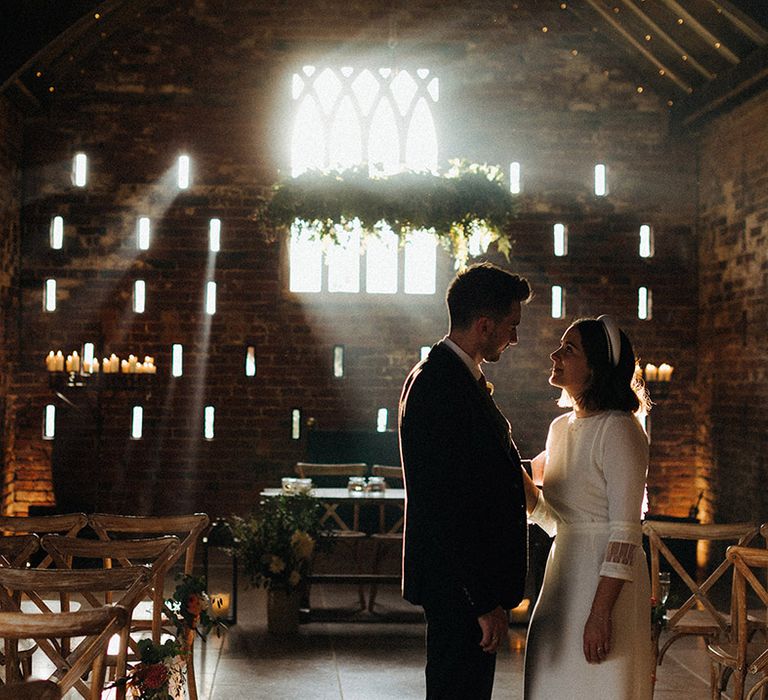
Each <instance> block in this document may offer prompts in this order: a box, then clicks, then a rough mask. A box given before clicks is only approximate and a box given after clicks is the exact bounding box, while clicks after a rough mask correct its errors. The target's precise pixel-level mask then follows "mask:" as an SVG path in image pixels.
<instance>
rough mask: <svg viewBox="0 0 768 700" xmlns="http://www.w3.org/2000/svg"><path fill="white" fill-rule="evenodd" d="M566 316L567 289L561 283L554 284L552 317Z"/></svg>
mask: <svg viewBox="0 0 768 700" xmlns="http://www.w3.org/2000/svg"><path fill="white" fill-rule="evenodd" d="M564 316H565V290H564V289H563V288H562V287H561V286H560V285H557V284H555V285H553V286H552V318H563V317H564Z"/></svg>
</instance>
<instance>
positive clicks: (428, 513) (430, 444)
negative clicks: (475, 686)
mask: <svg viewBox="0 0 768 700" xmlns="http://www.w3.org/2000/svg"><path fill="white" fill-rule="evenodd" d="M399 422H400V450H401V457H402V461H403V470H404V473H405V487H406V498H407V500H406V525H405V542H404V553H403V596H404V597H405V599H406V600H408V601H410V602H412V603H415V604H417V605H425V602H426V604H428V603H429V602H430V595H431V594H432V593H434V592H435V591H438V590H443V591H444V590H446V589H449V590H453V591H458V592H459V593H460V594H461V595H463V596H465V597H466V600H467V602H468V603H469V605H470V607H471V609H472V611H473V612H475V613H476V614H477V615H482V614H484V613H486V612H489V611H491V610H493V609H494V608H495V607H496V606H497V605H500V606H501V607H502V608H504V609H509V608H513V607H515V606H516V605H517V604H518V603H519V602H520V600H521V598H522V594H523V585H524V582H525V575H526V568H527V529H526V514H525V499H524V494H523V484H522V476H521V472H520V456H519V454H518V452H517V448H516V447H515V445H514V443H513V442H512V439H511V436H510V431H509V424H508V423H507V421H506V419H505V418H504V417H503V415H502V414H501V413H500V412H499V410H498V408H496V405H495V403H494V402H493V399H492V398H491V397H490V395H489V394H488V391H487V390H486V389H485V388H484V387H482V386H481V385H480V384H478V382H477V381H476V380H475V378H474V377H473V376H472V373H471V372H470V371H469V369H468V368H467V366H466V365H465V364H464V363H463V362H462V360H461V359H460V358H459V357H458V355H456V353H455V352H453V351H452V350H451V349H450V348H449V347H447V346H446V345H445V344H443V343H438V344H437V345H435V346H434V347H433V348H432V350H431V351H430V353H429V356H428V357H427V358H426V359H425V360H423V361H422V362H420V363H419V364H418V365H416V367H414V368H413V370H412V371H411V373H410V374H409V375H408V378H407V379H406V381H405V384H404V386H403V393H402V396H401V398H400V421H399Z"/></svg>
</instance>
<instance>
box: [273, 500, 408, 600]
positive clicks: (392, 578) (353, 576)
mask: <svg viewBox="0 0 768 700" xmlns="http://www.w3.org/2000/svg"><path fill="white" fill-rule="evenodd" d="M282 494H283V490H282V489H281V488H267V489H264V490H263V491H262V492H261V494H260V495H261V496H262V497H263V498H274V497H275V496H280V495H282ZM310 495H311V496H314V497H315V498H317V499H318V500H319V501H320V502H321V503H322V504H323V506H324V507H325V509H326V514H327V517H328V518H330V519H332V520H333V521H334V522H335V523H336V524H337V525H338V526H339V527H340V528H341V529H342V530H347V531H351V528H350V527H349V525H348V524H347V523H345V522H344V520H343V519H342V518H341V517H339V515H338V513H337V512H336V509H337V508H338V506H339V505H341V504H348V505H356V506H360V507H370V506H376V507H379V508H380V507H382V506H387V505H389V506H398V505H399V506H401V507H403V506H404V505H405V489H397V488H387V489H385V490H384V491H374V492H365V491H363V492H359V491H357V492H355V491H353V492H350V491H348V490H347V489H346V488H323V487H316V488H313V489H312V490H311V491H310ZM379 523H380V526H379V532H376V533H372V534H370V535H367V537H365V538H364V539H366V540H372V539H373V537H372V535H375V534H384V533H387V534H394V533H397V532H402V523H403V518H402V517H400V519H399V520H398V521H397V522H396V523H395V524H394V525H391V526H390V527H388V528H386V529H385V530H384V531H383V532H382V527H381V523H383V519H380V521H379ZM399 581H400V575H399V574H398V575H392V574H379V573H368V574H363V573H359V572H358V573H340V574H312V575H310V576H309V582H310V583H347V584H349V583H352V584H359V585H363V584H379V583H399Z"/></svg>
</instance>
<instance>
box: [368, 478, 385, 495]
mask: <svg viewBox="0 0 768 700" xmlns="http://www.w3.org/2000/svg"><path fill="white" fill-rule="evenodd" d="M386 488H387V482H386V481H384V477H383V476H369V477H368V483H367V484H366V487H365V490H366V491H368V493H371V494H377V493H384V491H385V490H386Z"/></svg>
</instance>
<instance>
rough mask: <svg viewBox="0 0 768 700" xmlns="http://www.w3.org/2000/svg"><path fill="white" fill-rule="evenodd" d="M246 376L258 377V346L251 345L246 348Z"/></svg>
mask: <svg viewBox="0 0 768 700" xmlns="http://www.w3.org/2000/svg"><path fill="white" fill-rule="evenodd" d="M245 376H246V377H255V376H256V346H255V345H249V346H248V347H246V348H245Z"/></svg>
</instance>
